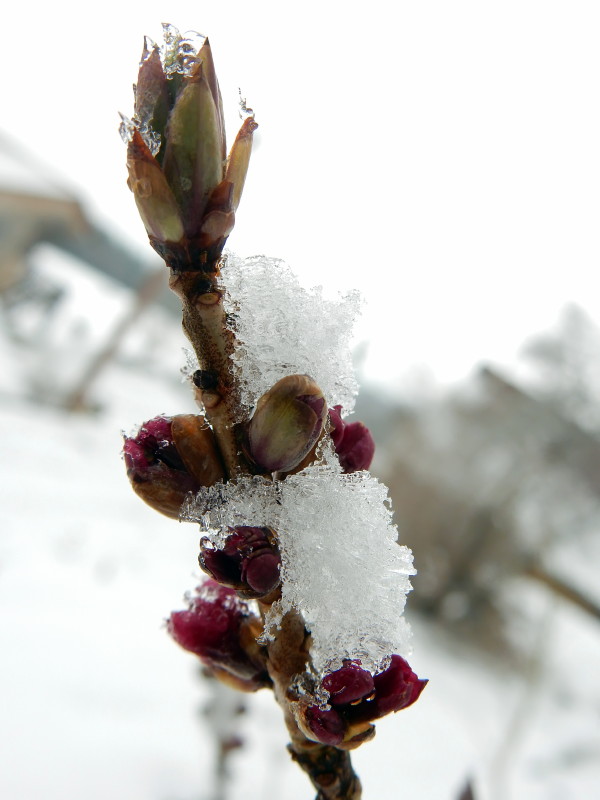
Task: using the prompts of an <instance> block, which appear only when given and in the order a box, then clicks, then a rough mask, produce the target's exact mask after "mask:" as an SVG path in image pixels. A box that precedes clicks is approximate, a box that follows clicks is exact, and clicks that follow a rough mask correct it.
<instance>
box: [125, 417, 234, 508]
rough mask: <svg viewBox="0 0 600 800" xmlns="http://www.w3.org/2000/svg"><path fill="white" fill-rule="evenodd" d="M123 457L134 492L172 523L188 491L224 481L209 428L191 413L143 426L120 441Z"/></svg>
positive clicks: (162, 418) (160, 419)
mask: <svg viewBox="0 0 600 800" xmlns="http://www.w3.org/2000/svg"><path fill="white" fill-rule="evenodd" d="M123 456H124V459H125V466H126V468H127V475H128V477H129V480H130V481H131V485H132V487H133V490H134V491H135V493H136V494H137V495H138V496H139V497H141V498H142V500H144V502H146V503H147V504H148V505H149V506H151V507H152V508H154V509H155V510H156V511H160V513H161V514H165V515H166V516H167V517H172V518H174V519H178V518H179V512H180V510H181V506H182V504H183V501H184V500H185V497H186V495H187V494H188V493H189V492H194V493H196V492H198V491H199V489H200V487H202V486H212V485H213V484H215V483H216V482H217V481H219V480H224V478H225V472H224V469H223V465H222V463H221V458H220V455H219V452H218V450H217V446H216V442H215V439H214V434H213V432H212V430H211V429H210V428H209V427H208V425H206V424H205V422H204V418H203V417H200V416H195V415H192V414H182V415H179V416H176V417H172V418H171V417H155V418H154V419H151V420H149V421H148V422H145V423H144V424H143V425H142V426H141V428H140V430H139V431H138V433H137V435H136V436H133V437H125V442H124V445H123Z"/></svg>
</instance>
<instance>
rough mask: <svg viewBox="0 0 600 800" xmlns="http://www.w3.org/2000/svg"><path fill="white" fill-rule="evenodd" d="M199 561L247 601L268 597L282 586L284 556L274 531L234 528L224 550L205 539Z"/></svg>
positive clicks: (217, 579)
mask: <svg viewBox="0 0 600 800" xmlns="http://www.w3.org/2000/svg"><path fill="white" fill-rule="evenodd" d="M199 561H200V566H201V567H202V569H203V570H204V571H205V572H208V573H209V575H211V576H212V577H213V578H214V579H215V580H216V581H218V582H219V583H220V584H222V585H223V586H229V587H231V588H232V589H237V590H238V591H240V592H242V594H243V595H244V597H264V596H265V595H268V594H270V593H271V592H272V591H273V590H274V589H276V588H277V586H278V585H279V582H280V574H279V570H280V566H281V556H280V555H279V550H278V548H277V540H276V535H275V532H274V531H273V530H272V529H271V528H252V527H247V526H238V527H236V528H230V532H229V534H228V536H227V538H226V540H225V544H224V545H223V547H221V548H217V547H215V546H214V545H213V544H212V543H211V542H210V541H209V540H208V539H206V538H205V539H202V541H201V542H200V557H199Z"/></svg>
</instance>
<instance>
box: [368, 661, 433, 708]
mask: <svg viewBox="0 0 600 800" xmlns="http://www.w3.org/2000/svg"><path fill="white" fill-rule="evenodd" d="M374 682H375V708H376V712H377V717H383V716H384V715H385V714H389V713H390V712H391V711H401V710H402V709H403V708H408V706H410V705H412V704H413V703H414V702H415V701H416V700H418V698H419V695H420V694H421V692H422V691H423V689H424V688H425V686H426V684H427V680H421V679H420V678H419V677H418V676H417V675H416V674H415V673H414V672H413V671H412V669H411V668H410V665H409V664H408V662H407V661H405V660H404V659H403V658H402V656H399V655H393V656H392V661H391V664H390V666H389V667H388V668H387V669H386V670H384V671H383V672H380V673H379V675H375V678H374Z"/></svg>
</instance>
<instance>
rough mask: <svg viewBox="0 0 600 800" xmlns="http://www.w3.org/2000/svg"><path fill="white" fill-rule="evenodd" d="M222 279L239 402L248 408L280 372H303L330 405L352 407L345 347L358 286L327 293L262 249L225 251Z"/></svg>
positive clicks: (355, 311)
mask: <svg viewBox="0 0 600 800" xmlns="http://www.w3.org/2000/svg"><path fill="white" fill-rule="evenodd" d="M224 280H225V283H226V294H225V297H224V306H225V310H226V312H227V313H228V314H229V315H230V317H231V319H232V322H233V327H234V330H235V336H236V349H235V352H234V354H233V368H234V371H235V373H236V375H237V377H238V379H239V382H240V388H241V399H242V403H243V405H244V406H246V408H247V409H248V408H251V407H252V406H253V405H254V404H255V402H256V400H257V399H258V398H259V397H260V396H261V395H262V394H264V393H265V392H266V391H267V390H268V389H270V388H271V386H273V384H275V383H276V382H277V381H278V380H279V379H280V378H283V377H284V376H286V375H291V374H294V373H302V374H306V375H310V377H311V378H313V379H314V380H315V381H316V383H317V384H318V385H319V387H320V388H321V391H322V392H323V394H324V395H325V399H326V401H327V404H328V405H330V406H333V405H336V404H340V405H342V406H343V407H344V411H345V412H346V413H350V412H351V411H352V408H353V407H354V398H355V395H356V393H357V390H358V386H357V383H356V379H355V377H354V371H353V366H352V353H351V349H350V343H351V337H352V329H353V324H354V320H355V319H356V317H357V315H358V312H359V310H360V304H361V301H360V297H359V294H358V292H349V293H348V294H345V295H343V296H341V297H340V299H339V300H337V301H335V300H328V299H326V298H324V297H323V294H322V290H321V287H316V288H313V289H311V290H306V289H303V288H302V287H301V286H300V284H299V282H298V279H297V278H296V277H295V275H294V274H293V273H292V271H291V270H290V268H289V267H288V266H287V265H286V264H285V263H284V262H283V261H280V260H278V259H274V258H267V257H266V256H253V257H252V258H247V259H241V258H238V257H237V256H234V255H232V254H229V255H228V256H227V261H226V264H225V266H224Z"/></svg>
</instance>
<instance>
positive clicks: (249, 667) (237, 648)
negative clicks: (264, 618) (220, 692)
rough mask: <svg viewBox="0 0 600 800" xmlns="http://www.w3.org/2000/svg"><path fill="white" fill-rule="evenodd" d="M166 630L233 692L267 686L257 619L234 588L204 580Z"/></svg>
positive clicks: (259, 622)
mask: <svg viewBox="0 0 600 800" xmlns="http://www.w3.org/2000/svg"><path fill="white" fill-rule="evenodd" d="M167 630H168V631H169V633H170V634H171V636H172V637H173V639H174V640H175V641H176V642H177V644H179V645H181V647H183V648H184V649H185V650H188V651H189V652H190V653H194V654H195V655H197V656H198V657H199V658H200V660H201V661H202V663H203V664H204V665H205V666H206V667H208V668H209V669H210V671H211V672H212V673H213V674H214V675H215V676H216V677H218V678H220V679H221V680H222V681H224V682H225V683H227V684H229V685H230V686H233V687H234V688H236V689H240V690H241V691H246V692H254V691H256V690H257V689H261V688H262V687H263V686H269V685H270V679H269V676H268V674H267V670H266V666H265V664H266V657H265V653H264V650H263V648H261V647H260V646H259V645H258V644H257V641H256V640H257V638H258V637H259V636H260V634H261V633H262V623H261V620H260V618H259V617H258V616H257V615H256V614H254V613H253V612H252V611H251V610H250V608H249V607H248V604H247V603H245V602H244V601H243V600H242V599H240V598H239V597H238V595H237V593H236V592H235V591H234V590H233V589H229V588H227V587H226V586H221V585H220V584H218V583H216V581H211V580H207V581H205V582H204V583H203V584H202V585H201V586H199V587H198V588H197V589H196V593H195V594H194V596H193V597H191V598H190V599H189V603H188V608H187V610H185V611H174V612H173V613H172V614H171V616H170V617H169V619H168V621H167Z"/></svg>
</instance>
